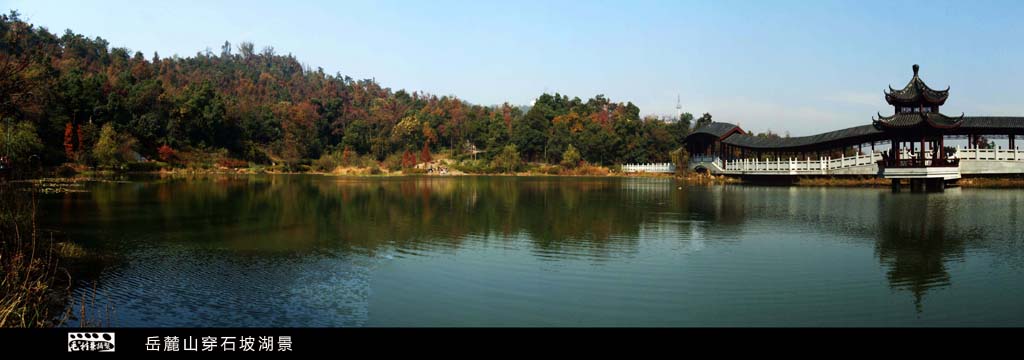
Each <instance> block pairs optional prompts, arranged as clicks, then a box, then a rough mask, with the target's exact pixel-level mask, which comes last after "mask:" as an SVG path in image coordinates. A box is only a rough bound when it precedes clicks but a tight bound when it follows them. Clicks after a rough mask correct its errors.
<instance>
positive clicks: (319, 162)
mask: <svg viewBox="0 0 1024 360" xmlns="http://www.w3.org/2000/svg"><path fill="white" fill-rule="evenodd" d="M343 158H344V157H343V155H342V154H339V153H337V152H331V153H324V154H323V155H320V158H319V159H316V160H314V161H313V170H316V171H321V172H330V171H333V170H334V169H336V168H338V167H339V166H341V164H342V163H344V159H343Z"/></svg>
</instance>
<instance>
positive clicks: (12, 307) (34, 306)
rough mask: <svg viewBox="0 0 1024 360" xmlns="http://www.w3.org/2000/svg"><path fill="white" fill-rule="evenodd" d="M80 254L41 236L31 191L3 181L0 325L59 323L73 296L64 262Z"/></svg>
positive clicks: (0, 197)
mask: <svg viewBox="0 0 1024 360" xmlns="http://www.w3.org/2000/svg"><path fill="white" fill-rule="evenodd" d="M80 251H81V250H80V249H78V248H77V247H75V246H73V245H70V244H67V243H61V244H58V243H56V242H54V241H53V239H52V236H48V235H44V234H41V233H40V230H39V228H38V227H37V225H36V206H35V197H34V195H33V193H32V192H28V191H20V190H19V189H17V188H15V186H14V185H13V184H10V183H0V270H2V271H0V272H2V275H0V327H51V326H58V325H60V324H61V323H62V322H63V316H62V314H61V311H62V309H63V307H64V304H65V301H66V300H67V298H68V296H69V295H70V277H69V275H68V272H67V271H65V270H64V268H63V267H62V266H61V264H60V259H61V257H62V254H68V255H74V254H75V253H78V252H80Z"/></svg>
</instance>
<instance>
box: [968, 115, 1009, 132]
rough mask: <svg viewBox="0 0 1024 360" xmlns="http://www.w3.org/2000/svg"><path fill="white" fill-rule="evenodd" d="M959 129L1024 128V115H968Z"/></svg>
mask: <svg viewBox="0 0 1024 360" xmlns="http://www.w3.org/2000/svg"><path fill="white" fill-rule="evenodd" d="M960 128H961V129H980V128H984V129H1017V130H1019V129H1024V117H1020V116H968V117H965V118H964V122H963V124H962V125H960Z"/></svg>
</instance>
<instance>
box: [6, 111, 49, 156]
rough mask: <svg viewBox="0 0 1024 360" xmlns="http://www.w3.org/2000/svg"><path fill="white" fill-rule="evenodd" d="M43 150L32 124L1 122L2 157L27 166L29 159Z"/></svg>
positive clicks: (7, 120) (10, 121)
mask: <svg viewBox="0 0 1024 360" xmlns="http://www.w3.org/2000/svg"><path fill="white" fill-rule="evenodd" d="M42 149H43V142H42V141H41V140H39V135H36V127H35V125H32V123H31V122H28V121H21V122H18V123H14V122H13V121H12V120H11V119H6V120H4V121H2V122H0V156H9V157H10V161H11V162H13V163H15V164H27V163H28V159H29V157H31V156H32V155H33V154H35V153H37V152H39V151H41V150H42Z"/></svg>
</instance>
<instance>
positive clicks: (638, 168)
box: [622, 163, 676, 173]
mask: <svg viewBox="0 0 1024 360" xmlns="http://www.w3.org/2000/svg"><path fill="white" fill-rule="evenodd" d="M675 171H676V166H675V165H674V164H672V163H647V164H625V165H622V172H651V173H654V172H657V173H672V172H675Z"/></svg>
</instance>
